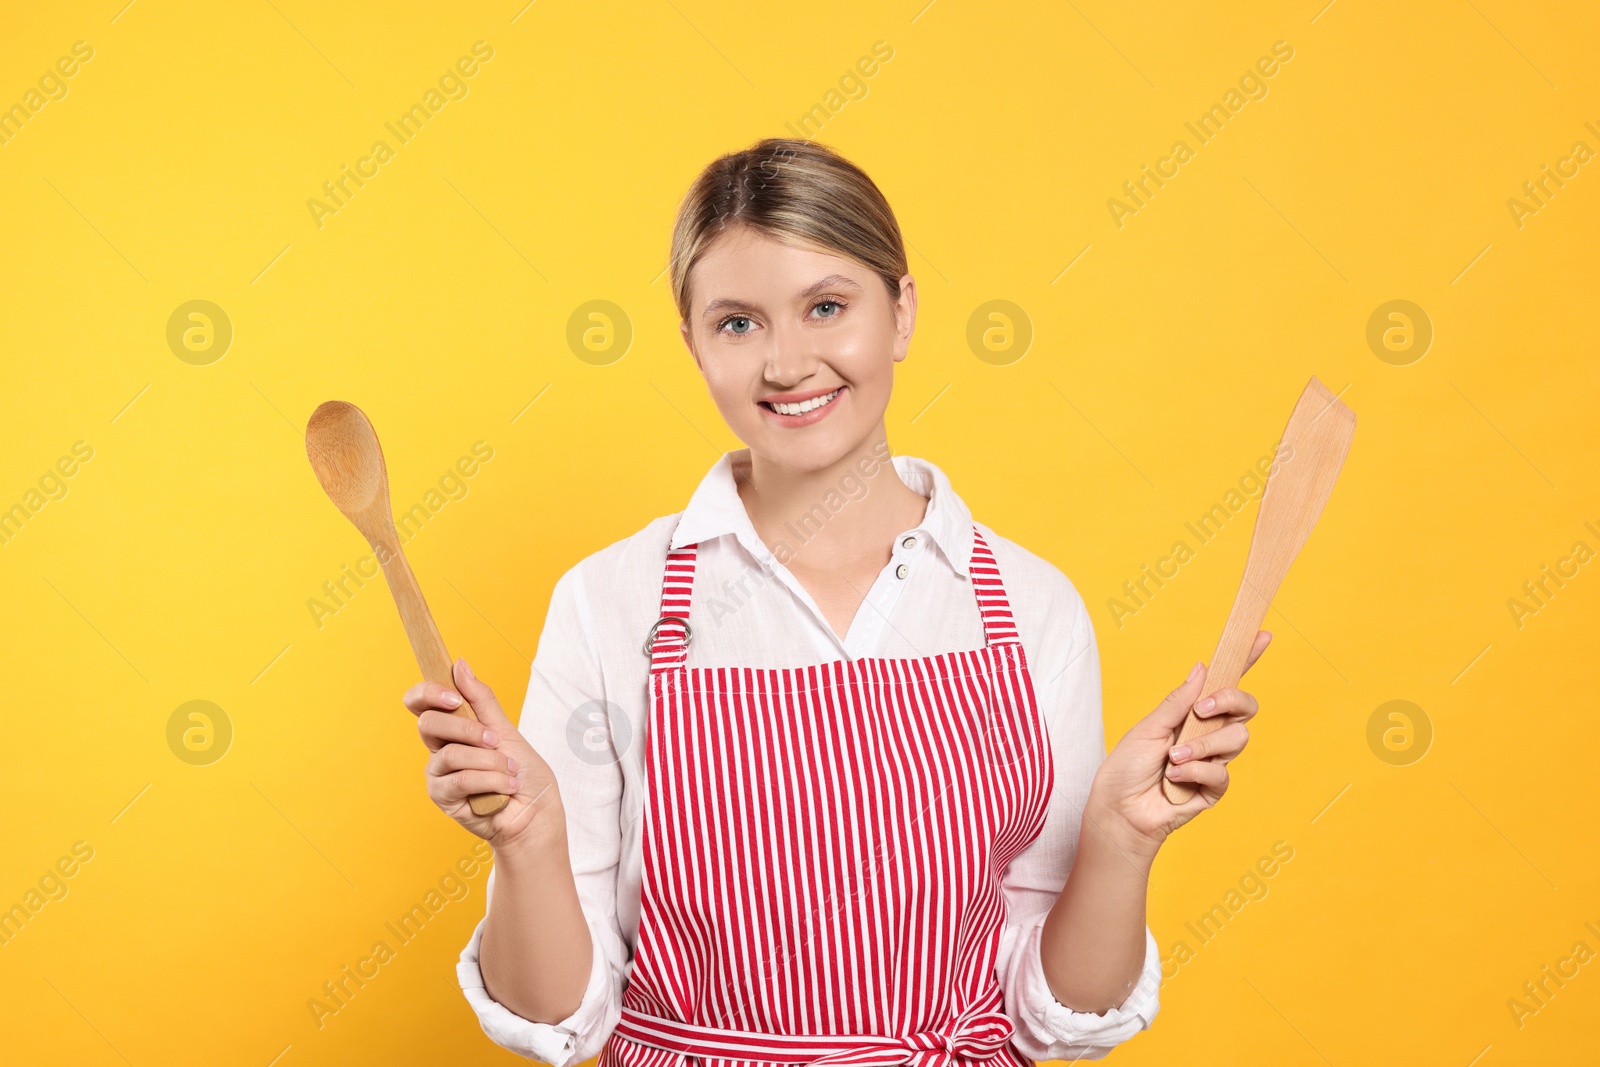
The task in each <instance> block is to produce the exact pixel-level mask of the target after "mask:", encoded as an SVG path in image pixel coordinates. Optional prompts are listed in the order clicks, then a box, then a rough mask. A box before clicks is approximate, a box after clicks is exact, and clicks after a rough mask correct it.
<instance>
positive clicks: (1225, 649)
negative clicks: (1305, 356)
mask: <svg viewBox="0 0 1600 1067" xmlns="http://www.w3.org/2000/svg"><path fill="white" fill-rule="evenodd" d="M1355 432H1356V416H1355V412H1353V411H1351V410H1350V409H1349V408H1347V407H1345V406H1344V405H1343V404H1342V403H1340V402H1339V398H1338V397H1336V396H1334V395H1333V393H1331V392H1329V391H1328V387H1327V386H1325V385H1323V384H1322V383H1321V382H1319V381H1318V380H1317V379H1316V378H1315V377H1313V378H1312V379H1311V381H1310V382H1309V383H1308V384H1307V385H1306V388H1305V392H1303V393H1301V394H1300V401H1299V403H1297V404H1295V406H1294V412H1293V413H1292V414H1291V415H1290V416H1289V426H1288V428H1287V429H1286V430H1284V431H1283V440H1284V441H1285V442H1287V443H1288V444H1289V446H1290V447H1291V448H1293V450H1294V451H1293V454H1292V455H1291V456H1290V457H1289V459H1288V460H1286V461H1284V462H1283V463H1281V464H1279V465H1278V468H1277V469H1276V470H1274V471H1273V472H1272V474H1271V476H1270V477H1268V478H1267V488H1266V491H1265V492H1264V493H1263V494H1262V496H1261V510H1260V511H1258V512H1257V513H1256V528H1255V533H1254V534H1252V535H1251V540H1250V555H1249V558H1248V559H1247V560H1246V561H1245V565H1244V580H1243V581H1242V582H1240V583H1239V595H1238V596H1237V597H1236V598H1235V599H1234V602H1233V610H1232V611H1231V612H1230V613H1229V614H1228V622H1227V625H1225V626H1224V627H1223V628H1222V640H1221V641H1219V642H1218V643H1217V651H1216V655H1214V656H1212V657H1211V668H1210V670H1209V671H1208V672H1207V674H1206V684H1205V686H1204V687H1203V688H1202V690H1201V692H1200V696H1198V697H1196V698H1195V700H1196V702H1197V703H1198V702H1199V701H1200V700H1203V699H1204V698H1206V697H1208V696H1210V695H1211V694H1212V693H1215V692H1216V691H1217V690H1219V689H1227V688H1229V687H1230V686H1237V685H1238V684H1239V679H1240V678H1241V677H1243V675H1244V662H1245V659H1246V658H1248V657H1249V655H1250V648H1251V646H1253V645H1254V644H1255V638H1256V633H1257V632H1258V631H1259V630H1260V629H1261V623H1262V621H1263V620H1264V619H1265V618H1266V617H1267V607H1268V606H1269V605H1270V604H1271V603H1272V598H1273V597H1274V596H1276V595H1277V592H1278V586H1279V585H1281V584H1282V583H1283V578H1284V575H1286V574H1288V573H1289V564H1291V563H1293V562H1294V558H1295V556H1296V554H1298V553H1299V551H1300V547H1301V546H1302V545H1304V544H1305V543H1306V538H1307V537H1309V536H1310V535H1311V528H1312V527H1313V526H1315V525H1316V524H1317V518H1318V516H1320V515H1321V514H1322V508H1323V505H1325V504H1326V503H1327V502H1328V497H1329V495H1330V494H1331V493H1332V492H1333V483H1334V482H1335V481H1337V480H1338V477H1339V468H1340V467H1342V466H1343V465H1344V457H1345V454H1346V453H1348V452H1349V451H1350V441H1351V438H1353V437H1354V436H1355ZM1225 725H1227V717H1226V716H1221V715H1219V716H1215V717H1213V718H1210V719H1202V718H1200V717H1199V716H1198V715H1196V714H1195V713H1194V709H1193V708H1190V709H1189V715H1188V717H1187V718H1185V719H1184V720H1183V728H1182V729H1181V730H1180V731H1179V732H1178V740H1177V741H1176V742H1174V744H1182V743H1183V742H1185V741H1188V740H1189V739H1191V738H1194V737H1201V736H1203V735H1205V734H1209V733H1210V732H1211V731H1213V730H1216V729H1218V728H1220V727H1222V726H1225ZM1197 791H1198V787H1197V786H1195V785H1194V784H1192V783H1190V782H1174V781H1173V780H1172V779H1170V778H1168V777H1166V775H1165V774H1163V775H1162V778H1161V792H1162V794H1163V795H1164V796H1166V798H1167V799H1168V800H1170V801H1172V802H1173V803H1174V804H1182V803H1183V802H1184V801H1186V800H1188V799H1189V798H1190V797H1192V796H1194V794H1195V793H1196V792H1197Z"/></svg>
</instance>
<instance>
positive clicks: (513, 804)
mask: <svg viewBox="0 0 1600 1067" xmlns="http://www.w3.org/2000/svg"><path fill="white" fill-rule="evenodd" d="M452 670H453V673H454V677H455V682H456V689H457V690H459V691H460V694H461V695H460V696H457V695H456V694H455V693H453V692H451V691H450V689H449V688H448V687H447V686H443V685H440V684H438V683H437V682H418V683H417V684H416V685H414V686H412V687H411V688H410V689H408V690H406V694H405V696H404V697H403V698H402V700H403V702H404V703H405V706H406V707H407V708H408V709H409V710H410V711H411V712H412V713H413V714H415V715H416V716H417V730H418V732H419V733H421V735H422V742H423V744H425V745H427V746H428V751H429V752H431V753H432V755H431V756H430V757H429V759H428V763H427V766H426V768H425V771H426V774H427V779H428V796H430V797H432V798H433V802H434V803H435V804H437V805H438V806H439V809H440V810H441V811H443V812H444V813H445V814H446V815H448V816H450V817H451V818H452V819H454V820H456V821H457V822H459V823H460V824H461V825H462V826H464V827H466V828H467V829H468V830H470V831H471V832H472V833H474V834H477V835H478V836H479V837H481V838H483V839H484V840H485V841H488V842H489V843H490V844H492V845H494V846H495V847H496V848H503V847H510V846H512V845H514V844H515V843H517V842H519V841H522V840H524V839H533V838H534V837H536V836H537V835H539V834H541V833H542V832H545V831H547V830H550V829H552V824H555V823H559V822H561V821H564V820H565V818H566V816H565V814H564V812H563V810H562V807H561V794H560V791H559V790H558V789H557V788H556V781H555V775H554V774H553V773H552V772H551V770H550V765H549V764H547V763H545V761H544V759H543V758H542V757H540V755H539V753H537V752H535V751H534V749H533V746H532V745H530V744H528V742H527V739H526V738H524V737H523V736H522V734H520V733H518V732H517V728H516V727H515V726H514V725H512V722H511V720H510V719H508V718H507V717H506V713H505V712H504V711H503V710H502V709H501V707H500V702H499V701H498V700H496V699H495V695H494V691H493V690H492V689H490V688H489V687H488V686H487V685H485V684H484V683H483V682H481V681H479V680H478V679H477V678H476V677H475V676H474V675H473V673H472V670H471V668H469V667H468V666H467V661H466V660H464V659H458V660H456V662H455V664H454V667H453V668H452ZM463 696H464V697H466V698H467V701H468V702H469V703H470V704H471V705H472V710H473V711H474V712H476V713H477V716H478V721H477V722H473V721H472V720H471V719H469V718H467V717H466V716H464V715H456V714H453V712H454V711H455V709H456V708H459V707H460V706H461V697H463ZM479 793H502V794H510V795H511V800H510V802H509V803H507V804H506V806H505V807H503V808H501V809H500V810H499V811H497V812H495V813H494V814H492V815H478V814H476V813H474V812H473V810H472V805H471V804H469V803H468V802H467V798H468V797H470V796H475V795H477V794H479ZM554 828H555V829H557V830H561V829H564V827H561V826H555V827H554Z"/></svg>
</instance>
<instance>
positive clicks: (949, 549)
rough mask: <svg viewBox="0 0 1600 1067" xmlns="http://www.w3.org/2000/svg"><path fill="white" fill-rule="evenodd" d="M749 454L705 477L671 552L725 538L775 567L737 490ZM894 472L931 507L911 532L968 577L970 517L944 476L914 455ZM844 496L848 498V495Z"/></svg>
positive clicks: (898, 462)
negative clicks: (736, 467) (736, 482)
mask: <svg viewBox="0 0 1600 1067" xmlns="http://www.w3.org/2000/svg"><path fill="white" fill-rule="evenodd" d="M749 456H750V450H749V449H748V448H740V449H735V450H734V451H732V452H724V453H723V454H722V457H721V458H720V459H718V460H717V462H716V463H715V464H713V465H712V467H711V469H710V470H709V471H707V472H706V475H705V477H704V478H702V479H700V484H699V486H698V487H696V489H695V491H694V494H693V495H692V496H690V498H689V503H688V505H687V506H686V507H685V508H684V509H683V513H682V514H681V515H680V516H679V519H678V525H677V528H676V529H675V530H674V531H673V534H672V542H671V547H672V548H675V549H676V548H682V547H683V546H684V545H688V544H695V543H697V542H700V541H708V540H710V539H711V538H713V537H720V536H723V535H724V534H731V535H733V536H734V537H735V538H736V539H737V540H738V541H739V543H740V544H742V545H743V546H744V547H745V549H746V550H747V551H748V552H750V554H751V555H753V556H755V557H756V558H757V559H758V560H760V561H761V562H762V563H763V564H765V565H766V566H769V567H770V566H771V565H772V564H773V563H774V562H777V558H776V557H775V556H774V555H773V553H772V552H771V550H769V549H768V548H767V546H766V545H765V544H763V543H762V541H761V538H760V537H759V536H757V534H756V531H755V527H754V526H753V525H752V524H751V522H750V515H749V513H748V512H746V511H745V509H744V501H743V500H741V499H740V498H739V491H738V489H737V488H735V486H734V474H733V470H734V464H735V462H738V463H740V464H741V465H742V466H744V467H745V469H748V466H747V465H748V462H749ZM893 463H894V469H895V473H896V474H898V475H900V480H901V481H902V482H904V483H905V484H906V485H907V486H909V487H910V488H911V489H912V490H913V491H914V492H916V493H917V494H919V495H921V496H925V497H927V498H928V507H927V511H926V513H925V514H924V515H923V517H922V521H921V522H920V523H919V524H918V525H917V526H915V527H913V528H912V530H908V531H905V532H907V533H912V532H915V533H917V534H919V535H922V536H925V537H927V538H928V539H929V540H931V541H932V542H933V543H934V544H935V545H937V546H938V548H939V551H940V553H941V554H942V555H943V556H944V558H945V560H946V562H948V563H949V564H950V566H951V568H952V569H953V570H954V571H955V572H956V573H957V574H959V575H961V576H962V577H967V576H968V574H969V573H970V568H971V564H972V512H971V511H970V510H968V508H967V505H966V503H965V502H964V501H963V500H962V499H961V498H960V497H959V496H957V495H956V492H955V490H954V489H952V488H951V487H950V479H949V478H947V477H946V476H945V473H944V471H942V470H940V469H939V468H938V467H936V466H934V465H933V464H932V463H929V462H928V461H927V460H925V459H920V458H918V457H916V456H895V457H894V460H893ZM840 496H841V497H843V498H845V499H848V496H847V495H846V494H845V493H844V491H843V490H842V489H841V490H840Z"/></svg>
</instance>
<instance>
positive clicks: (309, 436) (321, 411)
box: [306, 400, 511, 815]
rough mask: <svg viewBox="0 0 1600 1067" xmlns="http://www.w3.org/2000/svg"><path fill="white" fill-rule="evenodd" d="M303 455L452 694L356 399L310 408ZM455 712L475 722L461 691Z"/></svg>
mask: <svg viewBox="0 0 1600 1067" xmlns="http://www.w3.org/2000/svg"><path fill="white" fill-rule="evenodd" d="M306 455H307V456H308V457H310V459H311V469H312V470H314V471H316V472H317V481H319V482H321V483H322V489H323V491H324V492H325V493H327V494H328V499H329V500H332V501H333V503H334V506H335V507H337V508H338V509H339V510H340V511H342V512H344V516H345V518H347V519H349V520H350V521H351V522H353V523H355V526H356V529H358V530H360V531H361V533H362V536H364V537H366V539H367V543H368V544H370V545H371V546H372V551H373V552H374V554H376V555H377V557H378V564H379V565H380V566H381V567H383V575H384V577H385V578H387V579H388V581H389V591H390V592H391V593H393V594H394V603H395V606H396V607H397V608H399V609H400V621H401V622H402V623H404V624H405V628H406V636H407V637H409V638H410V639H411V651H412V652H414V653H415V654H416V657H417V666H418V667H420V668H422V676H423V677H424V678H426V679H427V680H428V681H430V682H438V683H439V684H440V685H442V686H444V687H445V688H446V689H449V690H450V691H451V692H455V688H456V687H455V680H454V678H453V676H452V674H451V670H450V665H451V663H452V662H453V661H452V660H451V659H450V653H449V652H447V651H445V647H444V638H442V637H440V636H439V628H438V627H437V626H435V625H434V624H433V615H432V614H431V613H430V612H429V611H428V603H427V601H425V600H423V599H422V589H421V587H420V586H418V585H417V577H416V575H414V574H412V573H411V566H410V564H408V563H407V562H406V556H405V553H404V552H402V551H401V549H400V536H399V534H397V533H396V532H395V528H394V514H393V512H392V511H391V510H390V507H389V472H388V469H387V468H386V467H385V466H384V463H383V449H381V448H379V447H378V435H377V433H376V432H375V431H374V430H373V429H372V423H371V422H370V421H368V419H367V417H366V415H364V414H363V413H362V411H361V409H360V408H358V407H356V406H355V405H354V404H347V403H345V402H344V401H342V400H330V401H328V402H327V403H325V404H323V405H321V406H320V407H318V408H317V410H316V411H313V412H312V413H311V420H310V421H309V422H307V423H306ZM456 695H457V696H460V695H461V694H460V693H456ZM454 714H456V715H460V716H462V717H464V718H468V719H471V720H472V721H473V722H477V721H478V716H477V714H476V713H475V712H474V711H473V710H472V705H471V704H470V703H468V702H467V698H466V697H461V706H460V707H459V708H457V709H456V710H455V712H454ZM510 800H511V798H510V797H509V796H507V795H505V794H504V793H479V794H478V795H477V796H473V797H469V798H467V802H468V803H469V804H470V805H471V806H472V811H473V813H474V814H477V815H492V814H494V813H495V812H497V811H499V810H500V809H501V808H503V807H505V806H506V804H507V803H508V802H509V801H510Z"/></svg>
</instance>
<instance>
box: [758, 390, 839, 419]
mask: <svg viewBox="0 0 1600 1067" xmlns="http://www.w3.org/2000/svg"><path fill="white" fill-rule="evenodd" d="M838 395H839V390H838V389H835V390H834V391H833V392H831V393H824V394H822V395H821V396H814V397H812V398H811V399H810V400H802V401H801V402H800V403H798V404H779V403H776V402H774V403H773V404H772V410H774V411H776V412H777V413H778V414H780V415H804V414H805V413H806V412H808V411H815V410H816V409H817V408H820V407H821V406H822V405H824V404H826V403H827V402H828V401H830V400H832V399H833V398H834V397H836V396H838Z"/></svg>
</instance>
